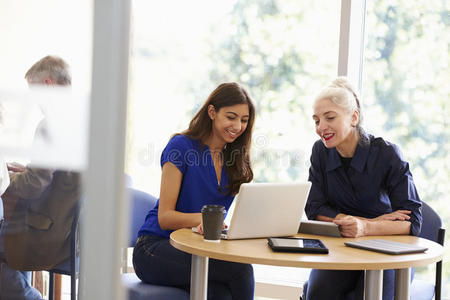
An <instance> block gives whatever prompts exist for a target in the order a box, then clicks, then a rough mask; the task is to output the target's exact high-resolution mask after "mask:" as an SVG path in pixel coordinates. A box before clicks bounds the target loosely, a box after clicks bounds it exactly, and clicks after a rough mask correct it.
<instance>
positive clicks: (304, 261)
mask: <svg viewBox="0 0 450 300" xmlns="http://www.w3.org/2000/svg"><path fill="white" fill-rule="evenodd" d="M297 237H303V238H316V239H320V240H321V241H322V242H323V243H324V244H325V246H327V248H328V249H329V253H328V254H309V253H281V252H274V251H272V249H270V247H269V246H268V245H267V239H245V240H232V241H231V240H230V241H228V240H221V241H220V243H211V242H205V241H203V236H202V235H200V234H197V233H194V232H192V230H191V229H188V228H183V229H179V230H176V231H174V232H173V233H172V234H171V235H170V243H171V244H172V246H174V247H175V248H177V249H179V250H181V251H184V252H187V253H191V254H194V255H198V256H204V257H210V258H215V259H220V260H226V261H233V262H240V263H249V264H263V265H275V266H288V267H300V268H314V269H327V270H381V269H403V268H408V267H419V266H424V265H428V264H431V263H433V262H437V261H440V260H442V257H443V253H444V248H443V247H442V246H441V245H439V244H438V243H435V242H432V241H429V240H427V239H423V238H419V237H415V236H409V235H397V236H370V237H369V236H367V237H361V238H356V239H355V238H336V237H327V236H318V235H310V234H298V235H297ZM375 238H378V239H380V238H381V239H385V240H391V241H396V242H401V243H408V244H412V245H417V246H425V247H427V248H428V250H427V251H425V252H424V253H415V254H405V255H390V254H384V253H377V252H373V251H367V250H361V249H355V248H350V247H347V246H345V245H344V242H345V241H356V240H364V239H375Z"/></svg>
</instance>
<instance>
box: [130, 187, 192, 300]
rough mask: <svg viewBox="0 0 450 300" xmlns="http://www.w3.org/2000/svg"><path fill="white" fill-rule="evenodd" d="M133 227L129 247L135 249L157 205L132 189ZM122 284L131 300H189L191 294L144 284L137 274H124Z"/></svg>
mask: <svg viewBox="0 0 450 300" xmlns="http://www.w3.org/2000/svg"><path fill="white" fill-rule="evenodd" d="M130 195H131V198H130V202H131V217H130V220H131V227H130V239H129V244H128V246H129V247H134V245H135V244H136V240H137V238H138V236H137V234H138V231H139V229H140V227H141V226H142V224H144V220H145V217H146V215H147V213H148V212H149V210H150V209H152V208H153V207H154V206H155V204H156V200H157V199H156V198H155V197H153V196H152V195H149V194H147V193H144V192H142V191H138V190H134V189H130ZM122 283H123V285H124V286H125V287H126V288H127V290H128V299H129V300H173V299H177V300H189V293H188V292H186V291H185V290H183V289H179V288H175V287H170V286H162V285H154V284H147V283H143V282H142V281H141V280H140V279H139V278H138V277H137V276H136V274H135V273H125V274H122Z"/></svg>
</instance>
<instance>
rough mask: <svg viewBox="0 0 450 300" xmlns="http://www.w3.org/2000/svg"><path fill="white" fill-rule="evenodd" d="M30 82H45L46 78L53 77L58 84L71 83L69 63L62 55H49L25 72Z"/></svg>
mask: <svg viewBox="0 0 450 300" xmlns="http://www.w3.org/2000/svg"><path fill="white" fill-rule="evenodd" d="M25 79H26V80H28V82H30V83H36V84H43V83H45V82H44V81H45V79H51V80H52V81H53V82H54V83H55V84H58V85H70V84H71V83H72V78H71V76H70V70H69V65H68V64H67V63H66V62H65V61H64V60H63V59H62V58H60V57H58V56H52V55H48V56H46V57H44V58H42V59H41V60H39V61H38V62H36V63H35V64H34V65H33V66H32V67H31V68H30V69H29V70H28V71H27V73H26V74H25Z"/></svg>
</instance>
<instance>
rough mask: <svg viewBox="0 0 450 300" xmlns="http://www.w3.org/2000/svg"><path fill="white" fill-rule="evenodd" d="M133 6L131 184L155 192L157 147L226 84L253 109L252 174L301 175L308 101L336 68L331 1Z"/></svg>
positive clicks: (307, 147) (262, 177)
mask: <svg viewBox="0 0 450 300" xmlns="http://www.w3.org/2000/svg"><path fill="white" fill-rule="evenodd" d="M133 4H134V10H133V34H132V58H131V70H132V71H131V74H130V75H131V86H130V94H131V97H130V98H131V99H130V124H129V125H130V126H131V127H130V129H129V140H128V142H129V143H128V145H129V148H128V151H129V152H128V153H129V154H128V160H127V168H128V170H129V172H130V174H131V175H132V177H133V181H134V183H135V185H136V186H140V187H143V188H144V189H146V190H149V191H151V192H152V193H154V194H155V195H158V194H159V180H160V166H159V157H160V153H161V151H162V149H163V147H164V146H165V144H166V143H167V141H168V139H169V138H170V136H171V135H172V134H174V133H175V132H179V131H181V130H184V129H185V128H187V126H188V123H189V120H190V119H191V118H192V117H193V115H194V113H195V112H196V110H197V109H198V108H199V107H200V105H201V104H202V103H203V102H204V101H205V100H206V97H207V96H208V94H209V93H210V92H211V91H212V90H213V89H214V88H215V87H216V86H217V85H218V84H220V83H222V82H229V81H236V82H239V83H241V84H243V85H244V86H245V87H246V88H247V89H248V90H249V92H250V95H251V96H252V97H253V99H254V100H255V103H256V106H257V118H256V123H255V126H256V128H255V133H254V137H253V149H252V150H253V157H252V161H253V167H254V171H255V180H256V181H292V180H306V178H307V171H308V165H309V154H310V151H311V147H312V144H313V141H314V140H315V139H316V137H315V134H314V129H313V122H312V119H311V115H312V109H311V106H312V99H313V98H314V96H315V95H316V94H317V93H318V92H319V91H320V89H321V88H322V87H323V86H324V85H325V84H326V83H327V82H329V81H330V79H332V78H333V76H334V75H335V74H336V72H337V57H338V39H339V12H340V4H339V2H336V1H332V2H330V1H313V2H305V3H303V2H301V1H300V2H299V1H295V0H278V1H257V2H255V1H234V2H233V1H226V2H224V1H196V2H189V4H187V3H185V1H166V2H151V3H150V2H149V1H141V0H135V1H134V3H133ZM173 7H177V9H176V10H174V9H173ZM318 20H323V21H318Z"/></svg>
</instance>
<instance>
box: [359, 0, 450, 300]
mask: <svg viewBox="0 0 450 300" xmlns="http://www.w3.org/2000/svg"><path fill="white" fill-rule="evenodd" d="M449 27H450V17H449V11H448V5H446V3H445V1H429V0H420V1H401V0H394V1H390V0H389V1H385V0H378V1H367V18H366V48H365V60H364V72H363V78H364V81H363V92H364V93H363V98H364V108H365V117H366V127H367V128H368V129H369V131H371V132H372V133H374V134H375V135H379V136H383V137H385V138H386V139H388V140H390V141H392V142H394V143H396V144H398V145H399V146H400V147H401V148H402V151H403V154H404V157H405V159H406V160H408V161H409V163H410V167H411V170H412V173H413V176H414V181H415V183H416V185H417V189H418V191H419V195H420V196H421V198H422V200H423V201H425V202H427V203H428V204H430V205H431V206H432V207H433V208H434V209H435V210H437V211H438V213H439V214H440V216H441V218H442V219H443V220H444V223H446V225H447V226H445V227H447V228H448V227H449V226H448V225H449V223H447V222H448V221H447V220H449V217H450V211H449V210H448V209H446V208H447V207H448V200H449V199H448V195H449V194H450V185H449V184H448V183H449V182H450V127H449V126H448V120H447V116H448V115H449V113H450V102H449V100H450V98H449V95H450V88H449V86H450V85H449V84H448V83H449V81H450V68H449V66H450V64H449V45H450V28H449ZM448 238H449V235H448V234H447V241H448ZM449 255H450V252H449V250H448V249H447V251H446V254H445V257H446V258H447V259H446V260H448V257H449ZM433 270H434V267H433V265H430V266H429V267H428V268H420V269H417V270H416V272H417V273H418V276H423V277H426V278H432V271H433ZM449 274H450V268H449V267H448V264H447V265H446V264H444V274H443V276H444V291H443V294H444V295H448V294H449V288H450V281H449Z"/></svg>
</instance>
